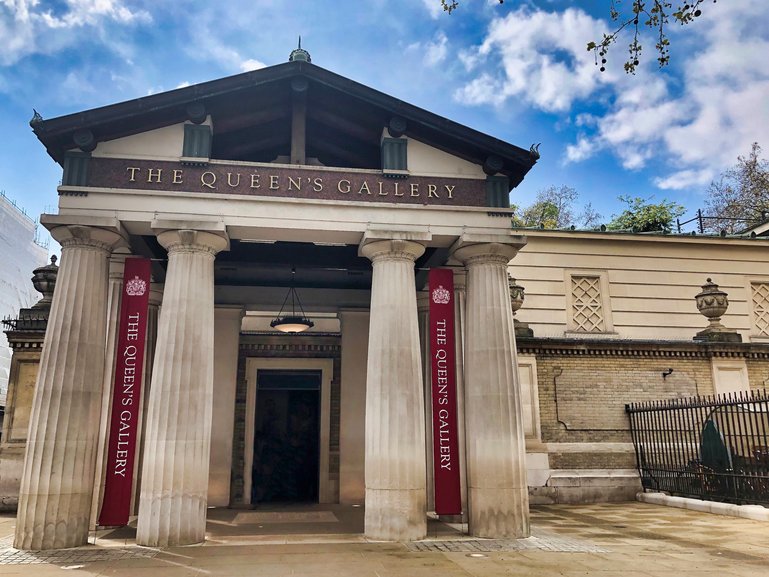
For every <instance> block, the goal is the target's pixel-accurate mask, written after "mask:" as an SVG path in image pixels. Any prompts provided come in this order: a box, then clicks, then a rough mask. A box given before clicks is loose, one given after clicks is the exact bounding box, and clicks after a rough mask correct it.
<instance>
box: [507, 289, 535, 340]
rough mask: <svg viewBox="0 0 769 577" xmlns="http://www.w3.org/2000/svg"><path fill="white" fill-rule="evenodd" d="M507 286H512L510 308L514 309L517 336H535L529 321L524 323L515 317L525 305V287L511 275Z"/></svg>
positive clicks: (514, 325) (514, 324)
mask: <svg viewBox="0 0 769 577" xmlns="http://www.w3.org/2000/svg"><path fill="white" fill-rule="evenodd" d="M507 286H508V287H509V288H510V308H511V309H513V327H514V329H515V337H516V338H521V337H524V338H531V337H533V336H534V331H533V330H531V329H530V328H529V325H528V323H522V322H521V321H519V320H518V319H517V318H515V313H516V312H517V311H518V310H519V309H520V308H521V307H522V306H523V300H524V298H525V295H524V289H523V287H522V286H521V285H519V284H517V283H516V282H515V279H514V278H513V277H511V276H510V275H507Z"/></svg>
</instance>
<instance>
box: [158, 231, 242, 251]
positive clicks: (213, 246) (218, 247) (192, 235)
mask: <svg viewBox="0 0 769 577" xmlns="http://www.w3.org/2000/svg"><path fill="white" fill-rule="evenodd" d="M158 242H159V243H160V244H161V245H162V246H163V248H165V249H166V250H167V251H168V252H169V253H171V252H207V253H209V254H211V255H212V256H215V255H216V254H217V253H218V252H221V251H223V250H228V249H229V247H230V239H229V237H228V236H227V234H226V233H213V232H207V231H203V230H193V229H174V230H166V231H163V232H161V233H159V234H158Z"/></svg>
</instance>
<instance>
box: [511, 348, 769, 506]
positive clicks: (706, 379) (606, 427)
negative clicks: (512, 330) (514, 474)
mask: <svg viewBox="0 0 769 577" xmlns="http://www.w3.org/2000/svg"><path fill="white" fill-rule="evenodd" d="M518 352H519V354H521V355H533V356H534V357H535V358H536V366H537V382H538V393H539V419H540V427H541V433H542V436H541V440H542V445H543V447H544V452H545V455H541V454H540V455H539V457H540V458H539V461H540V462H541V461H542V458H543V457H544V459H545V460H546V462H547V469H545V470H541V471H538V474H539V478H540V479H543V480H544V481H543V482H542V483H539V484H538V485H540V486H537V484H535V485H534V488H533V489H532V500H533V502H589V501H607V500H623V499H630V498H633V496H634V494H635V491H637V490H639V489H640V485H639V484H638V480H637V475H634V474H633V473H632V471H633V470H634V469H635V468H636V460H635V451H634V448H633V445H632V438H631V435H630V428H629V420H628V417H627V415H626V413H625V405H626V404H627V403H633V402H643V401H654V400H664V399H674V398H681V397H690V396H694V395H712V394H714V391H715V384H714V376H713V368H712V367H713V363H714V362H719V361H723V360H726V359H728V360H730V361H736V362H744V363H745V366H747V372H748V375H749V381H750V388H751V389H763V388H765V387H766V383H767V382H768V381H767V379H769V346H767V345H764V344H756V343H735V344H699V343H693V342H669V341H668V342H664V341H657V342H651V341H619V340H614V341H608V340H585V339H537V338H533V339H519V340H518ZM670 369H673V371H672V372H671V373H669V374H667V375H665V376H663V373H667V372H668V371H669V370H670ZM530 452H531V451H530ZM545 479H546V480H545ZM530 484H531V483H530Z"/></svg>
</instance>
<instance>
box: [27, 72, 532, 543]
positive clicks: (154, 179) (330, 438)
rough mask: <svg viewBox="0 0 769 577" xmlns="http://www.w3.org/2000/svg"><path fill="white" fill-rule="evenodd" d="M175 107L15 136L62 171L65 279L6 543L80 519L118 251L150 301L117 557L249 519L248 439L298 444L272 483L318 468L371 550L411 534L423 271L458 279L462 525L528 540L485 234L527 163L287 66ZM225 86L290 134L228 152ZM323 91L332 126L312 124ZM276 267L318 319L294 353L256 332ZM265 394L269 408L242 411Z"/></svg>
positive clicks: (118, 108)
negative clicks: (147, 287) (135, 455)
mask: <svg viewBox="0 0 769 577" xmlns="http://www.w3.org/2000/svg"><path fill="white" fill-rule="evenodd" d="M256 79H259V80H260V82H258V83H255V80H256ZM217 82H218V83H219V84H218V85H216V86H209V85H214V84H216V83H217ZM191 88H195V90H192V89H190V90H188V89H182V90H181V91H177V92H178V93H179V95H180V96H179V100H178V101H177V102H174V103H173V104H168V109H167V110H166V111H165V112H164V113H163V114H160V112H157V111H155V112H152V113H148V112H142V111H141V110H140V107H138V106H137V105H135V104H133V103H131V102H128V103H123V104H118V105H114V106H113V107H106V108H104V109H98V110H95V111H90V112H89V113H87V114H86V117H87V118H90V119H92V123H91V124H88V123H86V124H88V126H84V125H80V124H79V123H76V122H75V120H74V119H71V118H68V117H62V118H60V119H53V120H51V121H44V122H45V123H46V124H45V126H40V125H37V126H33V128H35V130H36V132H37V134H38V137H39V138H40V139H41V140H43V141H44V143H46V145H47V146H48V147H49V151H54V152H53V154H54V157H55V158H57V160H59V161H60V162H61V163H62V165H63V167H64V178H63V184H62V186H61V187H60V188H59V194H60V202H59V208H58V213H57V214H55V215H47V216H45V217H44V218H43V219H42V222H43V224H44V225H45V226H47V227H48V228H49V229H51V230H52V233H53V234H54V236H55V237H56V238H57V240H59V242H61V244H62V260H61V266H60V272H59V277H58V283H57V291H56V293H55V296H54V302H53V305H52V310H51V317H50V318H51V321H50V322H49V325H48V332H47V335H46V348H45V349H44V353H43V357H42V360H41V369H40V377H39V379H38V382H37V386H36V390H35V400H34V405H33V415H32V418H31V420H32V426H31V428H30V437H29V440H28V443H27V454H26V464H25V468H24V474H23V479H22V490H21V499H20V504H19V522H18V525H17V527H18V528H17V534H16V546H17V547H20V548H24V549H51V548H61V547H71V546H76V545H81V544H84V543H85V542H86V538H87V534H88V530H89V527H90V526H93V523H94V519H93V518H92V508H93V507H92V498H93V496H94V486H97V487H98V485H99V481H98V479H100V478H101V476H102V475H103V471H101V470H98V469H99V466H101V465H99V466H97V463H101V459H99V458H97V456H98V455H100V454H103V451H104V448H103V445H102V446H100V443H104V442H105V441H104V437H105V436H106V435H104V434H103V431H104V430H105V429H108V427H109V424H108V422H107V421H108V419H107V417H106V416H105V415H108V412H107V411H106V410H104V407H102V398H103V394H104V392H105V387H106V388H109V387H110V386H111V385H110V384H109V383H110V382H111V381H110V379H108V378H104V374H105V368H104V367H105V363H108V362H109V359H110V358H111V356H110V355H113V353H111V352H110V351H108V343H113V345H112V346H114V342H115V338H114V333H112V334H111V333H110V331H115V330H117V329H116V327H115V325H114V324H110V323H108V321H107V319H108V310H111V309H110V307H111V306H114V304H113V305H110V304H109V303H108V294H110V292H109V289H110V275H109V265H110V259H112V261H113V262H114V261H115V260H116V259H122V258H125V257H126V255H128V256H129V257H130V256H141V257H145V258H151V259H153V260H152V263H153V264H152V274H153V279H152V280H153V281H154V284H153V287H154V288H155V289H156V290H157V291H158V294H162V300H160V304H159V316H158V321H157V328H156V330H149V331H148V336H147V345H148V346H147V348H148V352H149V354H148V359H147V361H146V362H147V367H146V369H145V373H148V374H151V378H150V379H148V382H145V383H144V389H143V392H142V401H141V402H142V407H143V411H142V413H141V415H142V425H141V437H140V444H141V446H142V457H141V467H140V474H137V481H136V485H135V494H136V497H135V499H136V501H137V507H136V510H137V512H138V520H137V542H138V543H140V544H142V545H148V546H169V545H180V544H190V543H198V542H201V541H202V540H204V538H205V519H206V510H207V506H208V505H209V503H210V499H211V498H212V497H211V496H214V497H213V498H214V499H215V501H216V503H217V505H227V506H256V505H258V502H255V501H258V499H259V498H260V497H261V496H263V495H264V494H265V492H264V491H261V492H259V491H255V490H254V487H255V484H257V483H259V482H261V481H260V480H259V479H263V478H264V474H263V473H264V470H262V469H259V470H257V469H255V468H254V466H255V460H258V459H267V457H266V456H265V455H266V454H267V453H265V451H264V447H265V446H266V445H265V443H266V442H267V440H266V439H267V437H265V436H264V435H265V434H266V433H265V431H264V429H265V427H266V425H265V423H266V422H269V423H270V425H269V427H270V428H271V429H270V430H271V431H272V432H273V433H274V434H273V436H272V437H269V438H270V439H272V441H274V442H276V443H277V442H280V443H283V444H282V445H280V446H281V447H282V449H281V451H279V452H280V453H286V452H287V450H288V449H287V447H293V448H294V449H296V450H295V453H296V455H297V458H299V457H300V456H301V454H303V453H302V451H304V449H302V450H300V449H299V448H298V447H299V446H300V444H299V443H300V440H299V436H300V435H299V433H298V432H297V431H298V430H299V428H300V425H301V424H302V423H304V424H305V425H306V426H305V427H304V429H305V433H306V434H305V433H302V434H303V435H305V436H307V438H311V437H312V438H313V439H316V440H313V441H312V442H313V443H317V444H316V445H312V446H313V447H316V446H317V449H313V451H317V459H316V460H315V461H312V460H310V461H306V460H305V461H301V464H300V465H296V464H294V465H292V466H294V467H296V466H298V467H300V469H301V468H302V467H304V468H308V467H309V468H312V467H314V469H313V470H308V471H307V474H309V475H311V476H315V477H317V479H318V483H317V489H316V494H317V495H318V497H317V499H318V500H326V501H328V502H340V503H359V504H362V505H364V506H365V534H366V536H367V537H369V538H372V539H378V540H391V541H409V540H418V539H421V538H424V536H425V532H426V513H427V510H428V495H429V491H428V485H427V479H428V467H430V466H431V463H432V455H431V454H430V451H428V450H426V447H427V444H426V442H425V438H426V434H427V433H428V431H426V427H425V423H426V414H427V413H428V411H429V407H427V406H426V403H425V387H429V383H426V382H425V375H426V374H428V375H429V371H426V370H425V366H426V363H427V361H428V358H429V357H427V355H429V351H428V350H426V347H425V346H424V341H423V340H422V339H420V324H419V313H418V309H417V293H418V292H419V291H424V290H426V289H427V286H426V273H427V271H429V270H430V269H431V268H434V267H443V266H451V267H453V268H454V269H455V270H456V271H457V273H456V274H457V275H458V277H463V276H464V275H466V277H467V282H466V290H463V291H462V294H461V298H462V299H464V301H463V302H464V303H465V306H461V305H459V304H458V305H457V306H456V310H457V313H458V318H457V322H456V325H457V327H460V328H461V330H460V331H459V334H457V343H458V344H457V351H458V353H459V354H458V355H457V366H458V370H459V373H458V382H460V383H461V384H462V387H461V390H463V397H462V399H461V402H460V405H462V406H463V407H464V408H463V419H462V420H461V421H460V438H461V439H463V442H464V447H463V451H462V452H463V455H465V456H464V457H463V458H464V460H466V466H465V464H464V463H463V464H462V479H463V487H464V486H466V488H467V489H466V495H465V501H466V509H467V510H466V511H465V512H464V513H465V515H467V516H468V518H469V527H470V532H471V533H472V534H474V535H478V536H483V537H525V536H527V535H528V526H529V524H528V493H527V487H526V471H525V464H524V461H525V445H524V435H523V425H522V409H521V400H520V390H519V383H518V373H517V365H516V357H515V352H514V351H515V341H514V332H513V320H512V313H511V310H510V305H509V290H508V280H507V264H508V262H509V261H510V260H511V259H513V258H514V257H515V255H516V253H517V251H518V249H520V248H521V247H522V246H524V244H525V242H526V239H525V237H522V236H516V235H514V234H512V232H511V231H510V229H509V219H508V218H505V217H506V216H507V215H508V214H509V208H508V200H507V194H508V191H509V189H510V188H511V187H512V186H515V185H516V184H517V183H518V182H520V181H521V180H522V178H523V175H524V174H525V173H526V171H528V170H529V168H531V166H532V165H533V164H534V162H535V161H536V158H535V157H534V156H533V155H531V154H530V153H529V152H528V151H526V150H522V149H519V148H517V147H514V146H512V145H508V144H505V143H501V142H499V141H497V140H495V139H493V138H491V137H488V136H485V135H482V134H480V133H477V132H475V131H473V130H471V129H469V128H465V127H460V126H459V125H455V124H453V123H450V121H448V120H445V119H439V118H438V117H435V116H434V115H431V114H430V113H427V112H426V111H423V110H421V109H417V108H415V107H409V106H408V105H404V103H402V102H399V101H395V100H394V99H391V98H390V97H387V96H386V95H383V94H381V93H378V92H376V91H373V90H371V89H369V88H366V87H362V86H360V85H357V84H355V83H352V82H351V81H348V80H346V79H341V78H340V77H337V76H336V75H333V74H332V73H330V72H328V71H325V70H323V69H322V68H318V67H315V66H313V65H311V64H309V63H308V62H304V61H300V60H294V61H291V62H289V63H287V64H283V65H280V66H276V67H271V68H268V69H265V70H264V71H257V72H255V73H248V74H245V75H240V76H239V77H232V78H230V79H223V80H221V81H215V82H214V83H208V84H207V85H201V87H191ZM238 91H240V92H238ZM243 91H246V92H249V94H250V97H251V98H252V99H256V100H259V99H263V100H264V101H265V102H266V103H272V104H271V105H270V106H271V107H272V108H271V107H270V106H265V107H264V108H262V115H265V114H268V113H271V114H273V115H274V117H275V118H274V119H273V120H272V121H271V122H279V121H280V119H281V118H283V112H281V109H279V105H280V106H282V101H281V102H278V101H277V100H276V98H275V94H276V93H281V91H288V94H289V95H293V96H292V97H291V99H289V103H288V105H289V106H290V107H291V106H293V107H294V108H293V109H292V110H294V111H295V112H294V113H293V114H292V115H290V116H289V117H288V118H290V120H291V123H290V125H291V127H292V129H291V138H290V139H288V140H287V141H285V142H284V141H282V140H281V138H282V137H281V136H279V135H280V134H282V132H280V131H279V130H277V129H274V133H273V136H272V138H273V140H274V143H271V142H272V141H270V142H267V141H266V140H265V138H266V137H264V136H262V137H260V138H262V141H260V140H259V138H257V137H246V136H244V134H245V132H244V131H246V132H248V130H251V132H249V134H254V132H253V128H254V127H255V126H256V124H254V123H256V122H257V121H256V120H255V117H254V116H253V112H252V111H248V110H246V109H245V108H242V107H241V108H237V107H238V106H241V105H240V104H236V105H235V104H233V103H240V102H241V100H240V99H235V94H236V93H238V94H240V95H241V96H242V93H243ZM335 97H338V98H339V99H343V100H345V101H346V102H348V104H349V105H350V106H349V107H348V108H349V109H348V110H347V111H346V113H347V114H349V115H350V116H351V117H353V118H347V117H346V116H345V113H338V112H337V113H335V114H338V115H339V116H338V118H335V119H331V118H329V117H328V115H329V114H331V112H330V111H329V110H330V109H329V105H330V104H329V103H332V102H335ZM150 98H153V97H150ZM292 99H293V100H292ZM297 99H303V102H304V104H302V105H301V106H299V105H297V104H296V100H297ZM284 100H285V99H284ZM396 103H397V105H396ZM233 106H235V109H233V108H232V107H233ZM143 107H146V105H143ZM201 107H202V111H201ZM161 108H162V107H161ZM297 110H298V111H300V112H296V111H297ZM302 110H303V111H304V112H301V111H302ZM270 111H272V112H270ZM396 112H397V114H396ZM153 115H155V116H153ZM303 115H304V116H303ZM126 118H131V121H130V122H127V121H126V120H125V119H126ZM383 119H384V120H383ZM436 119H437V120H436ZM438 120H440V121H441V122H440V123H439V124H440V125H441V126H443V127H444V129H443V130H442V131H437V130H436V128H435V126H436V122H437V121H438ZM358 121H359V122H358ZM78 122H79V121H78ZM355 122H358V124H356V125H355V126H356V127H357V128H356V127H353V124H354V123H355ZM129 125H130V127H129ZM340 127H341V128H340ZM74 135H77V138H75V136H74ZM89 135H90V139H89ZM300 136H301V138H300ZM78 139H79V140H78ZM356 139H357V140H360V139H363V140H364V142H365V146H362V145H360V143H357V140H356ZM300 140H301V142H302V143H304V145H303V147H302V148H301V150H300V149H298V148H297V146H295V144H296V143H297V142H298V141H300ZM78 142H81V143H84V144H82V145H81V146H79V150H76V148H77V147H78V145H77V143H78ZM206 142H207V143H208V144H207V145H206ZM285 145H291V146H288V148H286V151H287V152H288V151H289V150H290V152H291V154H287V155H286V157H285V158H284V157H283V156H282V154H281V151H282V150H283V148H284V147H285ZM374 149H375V150H374ZM407 150H408V152H407ZM299 153H301V154H299ZM315 153H317V157H315V156H312V155H313V154H315ZM57 155H58V157H57ZM399 155H400V156H399ZM401 156H402V158H401ZM267 158H269V160H266V159H267ZM393 158H395V159H396V160H393ZM398 159H400V160H398ZM294 161H296V162H294ZM118 248H120V249H121V250H120V251H118V250H117V249H118ZM292 268H295V269H296V279H297V290H298V291H299V292H300V293H301V297H302V303H303V304H304V307H305V309H306V311H307V314H308V315H310V316H312V315H316V318H317V319H320V320H319V322H318V323H317V325H318V326H316V327H315V328H313V329H312V330H311V331H308V332H307V333H303V334H302V335H283V334H279V333H275V332H274V331H273V332H270V331H269V328H268V327H267V323H266V322H265V320H268V319H269V314H273V315H274V314H275V313H277V311H278V309H279V308H280V305H281V301H282V299H283V297H284V296H285V291H286V289H287V287H288V284H287V283H288V280H289V278H290V277H289V275H288V272H289V271H290V270H291V269H292ZM460 284H461V283H460ZM457 294H460V293H457ZM113 300H114V299H113ZM111 314H112V313H111ZM244 315H245V318H244ZM321 321H322V322H321ZM292 359H293V360H292ZM428 366H429V363H428ZM107 372H109V371H107ZM268 379H272V380H269V381H268ZM105 383H106V385H105ZM266 391H294V393H292V394H289V393H285V394H284V393H280V394H278V393H274V394H268V393H267V392H266ZM301 391H305V392H301ZM308 391H309V392H308ZM311 391H317V399H318V400H317V402H316V401H313V400H312V399H314V398H315V397H314V396H313V395H315V393H312V392H311ZM107 398H109V397H107ZM265 399H272V400H271V401H270V402H271V403H274V411H273V412H272V413H269V412H266V413H265V412H262V413H259V414H258V416H257V413H255V411H257V410H258V409H259V407H260V406H261V407H262V409H264V407H265V405H264V404H262V405H260V402H261V403H266V402H267V401H266V400H265ZM324 399H325V400H324ZM316 413H318V414H317V420H316V419H315V416H314V415H315V414H316ZM309 415H312V418H310V416H309ZM268 417H269V419H268ZM280 419H284V420H283V421H280ZM308 423H310V424H311V426H309V425H307V424H308ZM316 423H317V424H316ZM308 427H309V429H312V430H309V429H308ZM100 431H102V434H101V435H100ZM278 433H279V434H278ZM260 435H262V436H261V437H260ZM292 435H293V436H292ZM313 435H314V436H315V437H313ZM100 439H101V441H100ZM276 446H278V445H276ZM302 446H304V445H302ZM305 452H306V451H305ZM281 463H283V464H281ZM276 466H278V467H281V466H282V467H287V465H286V464H285V462H281V461H276ZM247 467H248V468H249V470H248V471H246V468H247ZM136 468H137V469H139V466H138V464H137V465H136ZM283 470H286V471H287V470H289V469H288V468H287V469H283ZM254 471H256V473H254ZM259 475H261V476H259ZM257 477H258V478H257ZM246 479H247V480H248V487H246V486H245V480H246ZM98 493H99V491H98V490H97V491H96V494H97V497H96V499H97V500H98V498H99V497H98Z"/></svg>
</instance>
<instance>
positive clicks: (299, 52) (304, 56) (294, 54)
mask: <svg viewBox="0 0 769 577" xmlns="http://www.w3.org/2000/svg"><path fill="white" fill-rule="evenodd" d="M288 61H289V62H296V61H300V62H312V58H310V53H309V52H307V50H305V49H304V48H302V37H301V36H299V46H298V47H297V48H295V49H294V50H292V51H291V54H290V55H289V56H288Z"/></svg>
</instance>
